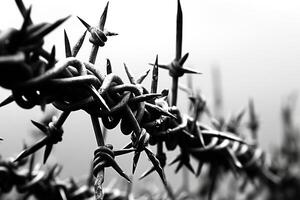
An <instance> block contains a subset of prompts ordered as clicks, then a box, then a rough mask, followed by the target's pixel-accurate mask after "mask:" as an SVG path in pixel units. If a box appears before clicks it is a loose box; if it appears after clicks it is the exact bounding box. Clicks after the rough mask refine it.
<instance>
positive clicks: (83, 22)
mask: <svg viewBox="0 0 300 200" xmlns="http://www.w3.org/2000/svg"><path fill="white" fill-rule="evenodd" d="M77 18H78V19H79V20H80V22H81V23H82V24H83V25H84V26H85V28H86V29H87V30H88V31H89V32H90V31H91V26H90V25H89V24H88V23H86V22H85V21H84V20H83V19H81V18H80V17H78V16H77Z"/></svg>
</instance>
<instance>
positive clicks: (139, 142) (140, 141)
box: [131, 128, 150, 151]
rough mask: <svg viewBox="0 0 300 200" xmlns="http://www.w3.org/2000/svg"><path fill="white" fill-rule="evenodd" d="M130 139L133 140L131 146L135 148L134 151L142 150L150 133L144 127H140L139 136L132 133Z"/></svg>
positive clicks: (147, 141) (147, 142)
mask: <svg viewBox="0 0 300 200" xmlns="http://www.w3.org/2000/svg"><path fill="white" fill-rule="evenodd" d="M131 139H132V141H133V146H134V147H135V148H136V151H143V150H144V148H145V147H146V146H148V144H149V139H150V135H149V133H148V132H147V131H146V129H144V128H143V129H142V131H141V133H140V136H139V138H137V136H136V135H135V134H132V136H131Z"/></svg>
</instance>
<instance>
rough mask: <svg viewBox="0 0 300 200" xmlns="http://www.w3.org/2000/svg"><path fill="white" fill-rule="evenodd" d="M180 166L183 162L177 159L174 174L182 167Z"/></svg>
mask: <svg viewBox="0 0 300 200" xmlns="http://www.w3.org/2000/svg"><path fill="white" fill-rule="evenodd" d="M182 166H183V162H181V161H179V163H178V165H177V167H176V169H175V174H177V173H178V171H179V170H180V169H181V168H182Z"/></svg>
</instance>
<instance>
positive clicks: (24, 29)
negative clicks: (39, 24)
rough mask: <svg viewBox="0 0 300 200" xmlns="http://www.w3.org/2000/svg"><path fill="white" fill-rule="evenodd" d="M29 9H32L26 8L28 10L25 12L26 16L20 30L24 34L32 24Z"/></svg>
mask: <svg viewBox="0 0 300 200" xmlns="http://www.w3.org/2000/svg"><path fill="white" fill-rule="evenodd" d="M31 9H32V6H30V7H29V8H28V10H27V11H26V15H25V17H24V21H23V24H22V28H21V32H22V33H25V31H26V28H27V27H28V26H29V25H30V24H31V23H32V22H31V19H30V14H31Z"/></svg>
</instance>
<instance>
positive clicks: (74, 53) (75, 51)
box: [72, 30, 87, 57]
mask: <svg viewBox="0 0 300 200" xmlns="http://www.w3.org/2000/svg"><path fill="white" fill-rule="evenodd" d="M86 32H87V30H85V31H84V33H83V34H82V36H81V37H80V38H79V40H78V41H77V43H76V44H75V45H74V47H73V48H72V56H73V57H76V56H77V54H78V52H79V50H80V49H81V47H82V44H83V42H84V38H85V35H86Z"/></svg>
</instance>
